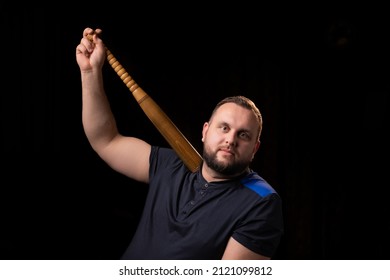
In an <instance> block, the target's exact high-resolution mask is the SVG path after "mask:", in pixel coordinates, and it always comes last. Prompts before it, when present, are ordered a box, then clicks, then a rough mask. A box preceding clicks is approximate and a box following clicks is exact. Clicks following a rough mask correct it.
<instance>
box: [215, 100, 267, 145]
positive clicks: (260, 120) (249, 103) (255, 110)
mask: <svg viewBox="0 0 390 280" xmlns="http://www.w3.org/2000/svg"><path fill="white" fill-rule="evenodd" d="M226 103H234V104H237V105H239V106H241V107H244V108H246V109H249V110H251V111H252V112H253V114H255V116H256V118H257V122H258V123H259V129H258V133H257V139H259V140H260V135H261V130H262V128H263V118H262V116H261V113H260V110H259V108H257V106H256V104H255V103H254V102H253V101H252V100H250V99H249V98H248V97H245V96H242V95H236V96H229V97H226V98H224V99H222V100H221V101H219V102H218V103H217V105H216V106H215V107H214V110H213V112H212V113H211V117H212V116H213V115H214V113H215V112H216V111H217V110H218V108H219V107H221V106H222V105H223V104H226Z"/></svg>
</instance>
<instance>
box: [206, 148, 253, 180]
mask: <svg viewBox="0 0 390 280" xmlns="http://www.w3.org/2000/svg"><path fill="white" fill-rule="evenodd" d="M203 161H204V162H205V163H206V164H207V165H208V167H210V168H211V169H213V170H214V171H215V172H218V173H219V174H222V175H224V176H234V175H238V174H241V173H242V172H243V171H245V170H246V169H247V168H248V166H249V164H250V161H248V160H245V161H244V160H239V161H235V160H233V161H231V162H227V163H226V162H222V161H220V160H218V158H217V152H211V151H210V150H209V149H207V148H206V147H203Z"/></svg>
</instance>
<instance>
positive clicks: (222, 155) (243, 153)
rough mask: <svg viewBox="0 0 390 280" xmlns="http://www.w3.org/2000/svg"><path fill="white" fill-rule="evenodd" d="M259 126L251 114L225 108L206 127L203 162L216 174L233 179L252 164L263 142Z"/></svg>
mask: <svg viewBox="0 0 390 280" xmlns="http://www.w3.org/2000/svg"><path fill="white" fill-rule="evenodd" d="M258 128H259V124H258V122H257V119H256V116H255V115H254V114H253V112H252V111H251V110H248V109H246V108H243V107H241V106H239V105H236V104H234V103H226V104H223V105H222V106H221V107H219V108H218V110H217V111H216V112H215V113H214V115H213V116H212V118H211V120H210V121H209V122H206V123H205V124H204V125H203V131H202V136H203V138H202V141H203V142H204V144H203V160H204V162H205V163H206V164H207V165H208V166H209V167H210V168H211V169H213V170H214V171H216V172H218V173H220V174H222V175H226V176H234V175H238V174H240V173H241V172H242V171H244V170H245V169H246V168H247V167H248V166H249V164H250V163H251V161H252V159H253V157H254V155H255V153H256V151H257V150H258V148H259V145H260V142H259V141H258V139H257V132H258Z"/></svg>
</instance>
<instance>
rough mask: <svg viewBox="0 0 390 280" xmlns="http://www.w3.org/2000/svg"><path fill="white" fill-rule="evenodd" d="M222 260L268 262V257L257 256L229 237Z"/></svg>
mask: <svg viewBox="0 0 390 280" xmlns="http://www.w3.org/2000/svg"><path fill="white" fill-rule="evenodd" d="M222 259H223V260H269V259H270V258H269V257H266V256H263V255H260V254H257V253H255V252H253V251H251V250H249V249H248V248H246V247H245V246H244V245H242V244H241V243H239V242H237V241H236V240H235V239H234V238H233V237H230V239H229V241H228V244H227V246H226V249H225V252H224V254H223V256H222Z"/></svg>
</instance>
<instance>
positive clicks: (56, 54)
mask: <svg viewBox="0 0 390 280" xmlns="http://www.w3.org/2000/svg"><path fill="white" fill-rule="evenodd" d="M370 3H371V4H369V5H367V4H365V5H362V6H357V5H356V4H353V5H348V4H344V5H340V4H334V5H331V4H329V3H327V4H326V5H321V4H319V3H318V4H317V5H316V6H314V5H311V6H310V5H302V6H299V5H298V4H296V3H294V5H275V7H273V8H269V7H265V6H261V5H260V4H257V5H253V6H244V5H243V4H242V5H237V4H235V5H231V6H229V5H227V4H223V5H221V6H218V9H211V7H210V4H208V5H201V4H200V3H197V4H196V5H191V4H186V5H182V6H180V5H179V6H178V5H177V4H176V5H169V4H168V3H164V4H163V5H160V6H158V5H157V4H153V5H152V4H150V5H145V6H144V7H139V6H137V5H136V4H135V3H133V2H129V3H127V4H126V8H124V6H122V5H123V4H122V5H117V4H112V5H111V6H110V4H111V3H106V4H105V6H102V7H101V8H94V9H91V8H89V7H88V3H84V4H83V5H81V4H77V3H74V7H73V5H72V7H61V5H58V7H56V8H55V9H54V8H49V7H45V8H39V7H36V6H34V7H28V6H23V7H8V6H7V5H5V4H2V5H1V6H0V8H1V11H0V16H1V32H2V34H1V37H0V38H1V50H2V62H1V65H2V67H1V68H2V74H1V100H2V102H1V108H2V109H1V114H2V115H1V116H2V118H1V121H2V150H1V170H2V171H1V174H2V181H1V182H2V183H1V188H0V191H1V196H0V199H1V206H0V211H1V212H0V215H1V216H0V218H1V220H0V222H1V225H0V226H1V231H0V232H1V233H0V257H1V258H2V259H118V258H120V256H121V254H122V253H123V251H124V250H125V248H126V246H127V244H128V243H129V241H130V240H131V237H132V234H133V231H134V228H135V226H136V224H137V221H138V217H139V215H140V212H141V211H142V204H143V199H144V195H145V192H146V188H147V186H145V185H142V184H139V183H137V182H134V181H132V180H130V179H127V178H125V177H124V176H122V175H120V174H118V173H115V172H113V171H112V170H111V169H110V168H109V167H108V166H106V165H105V163H103V162H102V160H100V159H99V158H98V157H97V156H96V154H95V153H94V152H93V151H92V149H91V147H90V146H89V144H88V142H87V140H86V138H85V135H84V132H83V129H82V124H81V86H80V85H81V84H80V74H79V69H78V66H77V63H76V60H75V48H76V46H77V44H78V43H79V41H80V39H81V36H82V31H83V29H84V28H85V27H87V26H89V27H92V28H97V27H99V28H101V29H103V39H104V40H105V43H106V46H107V47H108V48H109V49H110V50H111V52H112V53H113V54H114V55H115V56H116V58H117V59H118V61H119V62H120V63H121V64H122V65H123V66H124V67H125V69H126V70H127V71H128V72H129V74H130V75H131V76H132V77H133V78H134V79H135V80H136V82H137V83H138V84H139V85H140V86H141V87H142V88H143V89H144V90H145V91H146V92H147V93H148V94H149V95H150V96H151V97H152V98H153V99H154V100H155V101H156V102H157V103H158V104H159V105H160V107H161V108H162V109H163V110H164V111H165V112H166V113H167V115H169V116H170V118H171V119H172V121H173V122H174V123H175V124H176V126H178V128H179V129H180V130H181V132H182V133H183V134H184V135H185V136H186V137H187V139H188V140H189V141H190V142H191V143H192V144H193V146H194V147H195V148H196V149H197V150H198V151H201V129H202V125H203V122H204V121H206V120H207V119H208V117H209V114H210V113H211V110H212V109H213V107H214V105H215V104H216V102H217V101H219V100H220V99H222V98H223V97H225V96H228V95H233V94H238V93H240V94H244V95H246V96H248V97H250V98H251V99H253V100H254V101H255V102H256V103H257V104H258V106H259V108H260V110H261V111H262V114H263V119H264V129H263V134H262V138H261V141H262V144H261V147H260V150H259V152H258V154H257V156H256V160H255V162H254V163H253V166H252V167H253V169H255V170H256V171H258V172H259V173H260V175H261V176H262V177H264V178H265V179H266V180H267V181H268V182H270V183H271V185H273V186H274V188H275V189H276V190H277V191H278V192H279V193H280V194H281V196H282V198H283V201H284V211H285V213H284V214H285V225H286V231H285V235H284V236H283V239H282V242H281V245H280V247H279V250H278V252H277V254H276V256H275V259H388V258H389V250H390V242H389V236H390V222H389V221H390V219H389V213H390V206H389V202H388V198H387V197H388V195H387V193H388V188H389V183H388V178H387V177H388V176H387V175H388V170H389V168H388V166H389V164H388V158H389V144H388V142H389V136H388V134H389V89H390V85H389V77H390V76H389V74H390V73H389V69H390V68H389V63H390V55H389V49H390V48H389V47H390V44H389V42H388V41H389V40H388V36H389V27H390V24H389V23H390V19H389V17H388V15H387V14H386V9H385V8H384V7H382V6H380V5H376V4H375V3H373V2H370ZM68 6H70V5H68ZM104 78H105V88H106V90H107V94H108V96H109V98H110V100H111V104H112V108H113V111H114V113H115V115H116V117H117V121H118V125H119V128H120V130H121V132H122V133H124V134H127V135H134V136H138V137H141V138H143V139H145V140H147V141H148V142H150V143H152V144H158V145H164V146H167V143H166V142H165V140H164V139H163V138H162V136H161V135H160V134H159V133H158V132H157V130H156V128H155V127H153V125H152V124H151V122H150V121H149V120H148V119H147V117H146V116H145V115H144V113H143V112H142V111H141V109H140V107H139V106H138V105H137V103H136V102H135V99H134V98H133V97H132V95H131V93H130V92H129V90H128V89H127V88H126V86H125V85H124V84H123V83H122V82H121V80H120V79H119V77H118V76H117V75H116V74H115V72H114V71H113V70H112V69H111V68H110V66H109V65H108V64H106V67H105V68H104Z"/></svg>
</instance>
